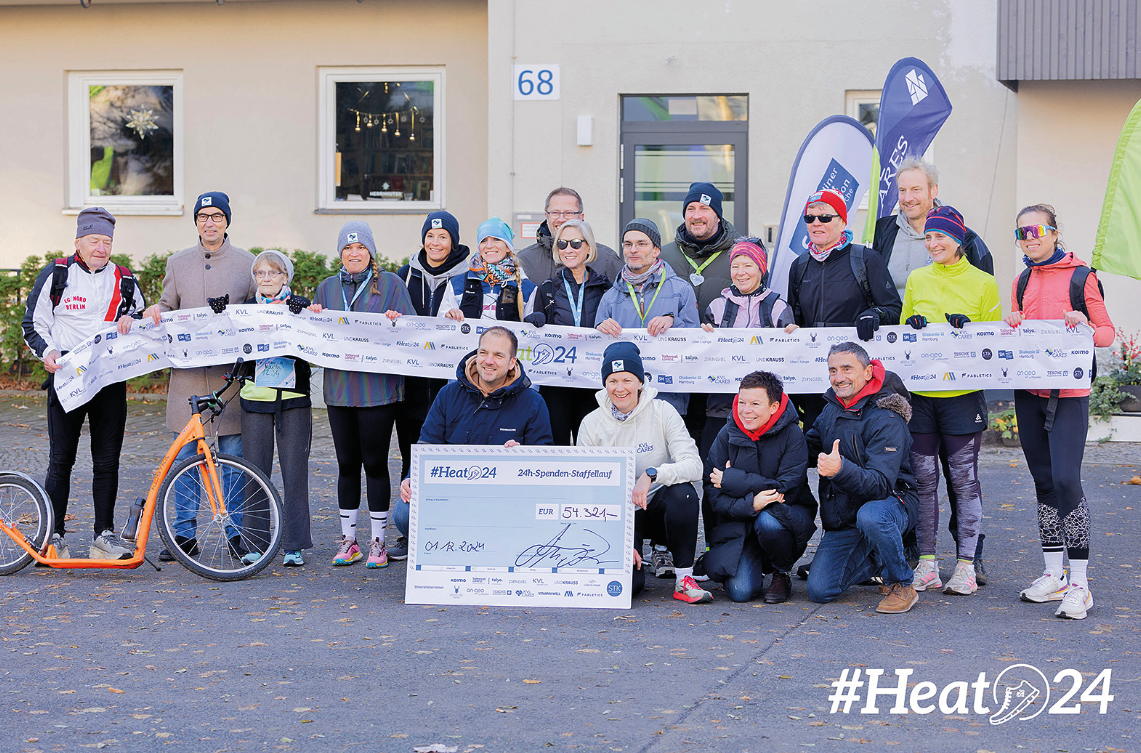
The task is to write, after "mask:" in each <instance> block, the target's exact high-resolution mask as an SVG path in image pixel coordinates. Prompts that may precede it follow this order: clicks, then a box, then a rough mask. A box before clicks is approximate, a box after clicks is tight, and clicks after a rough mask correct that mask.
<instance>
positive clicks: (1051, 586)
mask: <svg viewBox="0 0 1141 753" xmlns="http://www.w3.org/2000/svg"><path fill="white" fill-rule="evenodd" d="M1068 588H1069V586H1068V585H1067V584H1066V574H1065V573H1062V574H1061V575H1060V576H1058V575H1054V574H1053V573H1051V572H1050V571H1049V570H1047V571H1046V572H1044V573H1042V577H1040V578H1038V580H1036V581H1034V582H1033V583H1031V584H1030V588H1025V589H1023V590H1022V593H1020V594H1019V598H1021V599H1022V600H1023V601H1032V602H1034V603H1035V604H1041V603H1042V602H1045V601H1061V600H1062V598H1063V597H1065V595H1066V589H1068Z"/></svg>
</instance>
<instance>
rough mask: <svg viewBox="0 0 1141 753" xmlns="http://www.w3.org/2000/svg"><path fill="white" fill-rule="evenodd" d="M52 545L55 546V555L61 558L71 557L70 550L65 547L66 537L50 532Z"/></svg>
mask: <svg viewBox="0 0 1141 753" xmlns="http://www.w3.org/2000/svg"><path fill="white" fill-rule="evenodd" d="M52 546H54V547H55V556H56V557H58V558H59V559H61V560H68V559H71V550H70V549H68V548H67V539H65V538H64V537H63V536H61V535H59V534H58V533H53V534H52Z"/></svg>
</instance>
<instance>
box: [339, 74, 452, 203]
mask: <svg viewBox="0 0 1141 753" xmlns="http://www.w3.org/2000/svg"><path fill="white" fill-rule="evenodd" d="M319 80H320V108H321V110H320V112H321V117H320V121H319V123H318V138H319V143H320V153H319V156H318V170H319V175H318V181H319V191H318V195H319V206H318V211H332V212H345V213H350V214H353V213H370V212H377V213H381V212H392V211H396V212H402V211H416V212H419V211H424V210H432V209H438V208H440V207H442V206H443V205H444V70H443V68H442V67H429V68H415V69H408V68H389V67H376V68H321V69H320V71H319Z"/></svg>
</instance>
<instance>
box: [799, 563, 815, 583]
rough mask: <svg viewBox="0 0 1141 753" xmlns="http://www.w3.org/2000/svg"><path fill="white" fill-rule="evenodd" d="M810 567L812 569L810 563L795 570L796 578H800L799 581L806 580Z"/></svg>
mask: <svg viewBox="0 0 1141 753" xmlns="http://www.w3.org/2000/svg"><path fill="white" fill-rule="evenodd" d="M811 567H812V563H811V562H808V563H807V564H804V565H801V566H800V567H798V568H796V577H798V578H800V579H801V580H808V570H809V568H811Z"/></svg>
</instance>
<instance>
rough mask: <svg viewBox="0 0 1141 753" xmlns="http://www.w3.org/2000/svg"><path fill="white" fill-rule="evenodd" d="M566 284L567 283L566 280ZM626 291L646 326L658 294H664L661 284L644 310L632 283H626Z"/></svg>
mask: <svg viewBox="0 0 1141 753" xmlns="http://www.w3.org/2000/svg"><path fill="white" fill-rule="evenodd" d="M564 282H566V281H565V280H564ZM647 282H649V280H647ZM626 289H627V290H629V291H630V300H631V301H633V302H634V310H635V311H637V312H638V318H639V319H640V320H641V321H642V324H643V325H645V324H646V315H647V314H649V313H650V309H652V308H653V307H654V301H656V300H658V293H660V292H662V284H661V282H659V283H658V289H657V290H655V291H654V297H653V298H651V299H650V304H649V305H648V306H646V308H644V309H643V308H642V306H641V305H640V304H639V303H638V294H637V293H636V292H635V291H634V286H633V285H631V284H630V283H626ZM642 298H643V299H645V296H644V295H643V296H642Z"/></svg>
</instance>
